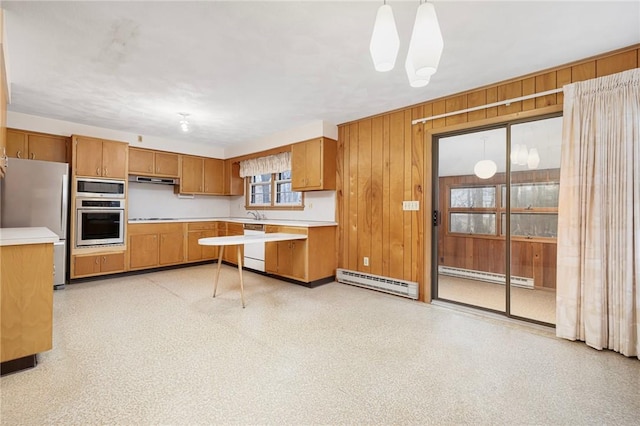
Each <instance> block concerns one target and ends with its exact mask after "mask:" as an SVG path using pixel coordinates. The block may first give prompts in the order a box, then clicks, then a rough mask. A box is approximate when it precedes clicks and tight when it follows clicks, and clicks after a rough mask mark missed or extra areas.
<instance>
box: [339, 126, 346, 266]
mask: <svg viewBox="0 0 640 426" xmlns="http://www.w3.org/2000/svg"><path fill="white" fill-rule="evenodd" d="M348 132H349V127H347V126H341V127H339V128H338V147H337V151H336V220H337V221H338V223H345V216H344V211H345V205H346V204H347V202H348V201H349V197H345V196H344V188H345V170H344V164H345V160H346V162H348V159H346V156H347V155H348V150H345V143H346V142H345V141H347V140H348V138H347V133H348ZM336 237H337V238H336V254H337V258H336V265H337V267H338V268H344V261H343V259H345V258H346V247H347V245H346V243H345V235H344V226H340V227H339V228H338V232H337V235H336Z"/></svg>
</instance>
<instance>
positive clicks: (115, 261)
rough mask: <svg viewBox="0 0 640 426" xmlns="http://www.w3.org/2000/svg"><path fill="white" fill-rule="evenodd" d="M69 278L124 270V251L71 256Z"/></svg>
mask: <svg viewBox="0 0 640 426" xmlns="http://www.w3.org/2000/svg"><path fill="white" fill-rule="evenodd" d="M71 263H72V269H71V278H82V277H89V276H93V275H104V274H113V273H116V272H124V270H125V267H124V252H117V253H92V254H87V255H74V256H73V257H72V261H71Z"/></svg>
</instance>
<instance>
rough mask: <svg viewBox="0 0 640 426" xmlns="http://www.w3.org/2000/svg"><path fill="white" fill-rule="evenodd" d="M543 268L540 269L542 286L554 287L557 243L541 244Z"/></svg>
mask: <svg viewBox="0 0 640 426" xmlns="http://www.w3.org/2000/svg"><path fill="white" fill-rule="evenodd" d="M542 256H543V270H542V286H543V287H544V288H553V289H555V288H556V273H557V270H558V262H557V260H556V259H557V258H558V245H557V244H543V245H542Z"/></svg>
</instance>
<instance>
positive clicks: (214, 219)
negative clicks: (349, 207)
mask: <svg viewBox="0 0 640 426" xmlns="http://www.w3.org/2000/svg"><path fill="white" fill-rule="evenodd" d="M173 222H232V223H255V224H263V225H281V226H299V227H301V228H313V227H322V226H338V223H337V222H325V221H314V220H286V219H262V220H254V219H245V218H241V217H240V218H238V217H200V218H188V217H187V218H173V219H159V220H158V219H152V220H141V219H129V221H128V224H129V225H131V224H135V223H173Z"/></svg>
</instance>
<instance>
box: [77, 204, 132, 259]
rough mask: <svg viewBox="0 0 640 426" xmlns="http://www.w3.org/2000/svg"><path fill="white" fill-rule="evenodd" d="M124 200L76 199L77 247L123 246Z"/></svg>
mask: <svg viewBox="0 0 640 426" xmlns="http://www.w3.org/2000/svg"><path fill="white" fill-rule="evenodd" d="M124 205H125V201H124V200H114V199H110V200H106V199H100V198H98V199H95V198H77V199H76V241H75V244H76V247H88V246H105V245H123V244H124V222H125V218H124Z"/></svg>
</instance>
